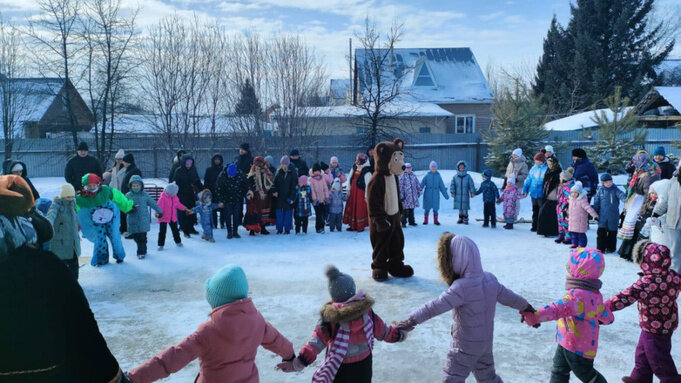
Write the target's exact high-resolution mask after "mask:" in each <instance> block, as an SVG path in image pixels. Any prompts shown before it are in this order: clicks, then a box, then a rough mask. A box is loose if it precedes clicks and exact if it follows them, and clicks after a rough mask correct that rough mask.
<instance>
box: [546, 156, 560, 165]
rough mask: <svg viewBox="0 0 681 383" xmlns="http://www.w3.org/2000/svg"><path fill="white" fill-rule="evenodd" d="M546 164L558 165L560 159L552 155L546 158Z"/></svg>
mask: <svg viewBox="0 0 681 383" xmlns="http://www.w3.org/2000/svg"><path fill="white" fill-rule="evenodd" d="M546 162H554V163H558V157H556V156H555V155H553V154H552V155H550V156H548V157H546Z"/></svg>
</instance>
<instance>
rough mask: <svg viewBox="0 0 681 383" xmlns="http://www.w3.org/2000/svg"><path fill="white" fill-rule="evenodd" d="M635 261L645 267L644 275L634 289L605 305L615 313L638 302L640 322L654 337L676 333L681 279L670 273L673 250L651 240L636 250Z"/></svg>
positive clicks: (639, 245) (642, 327) (674, 273)
mask: <svg viewBox="0 0 681 383" xmlns="http://www.w3.org/2000/svg"><path fill="white" fill-rule="evenodd" d="M633 256H634V261H635V262H636V263H638V264H640V265H641V270H642V271H643V275H642V276H641V277H640V278H639V279H638V280H637V281H636V282H635V283H634V284H633V285H631V286H629V287H628V288H626V289H624V290H622V291H621V292H619V293H617V294H615V295H614V296H613V297H612V298H610V299H608V300H607V301H606V302H605V306H606V307H607V308H608V309H610V310H612V311H618V310H622V309H624V308H626V307H628V306H630V305H632V304H633V303H634V302H638V323H639V325H640V326H641V329H642V330H643V331H646V332H649V333H652V334H662V335H667V334H672V333H673V332H674V330H676V327H677V326H678V324H679V319H678V311H679V310H678V306H677V304H676V299H677V298H678V296H679V291H680V290H681V276H679V275H678V274H677V273H676V272H674V271H673V270H670V266H671V264H672V259H671V256H670V255H669V249H668V248H667V247H666V246H664V245H660V244H657V243H652V242H650V241H643V242H639V243H638V244H637V245H636V247H635V248H634V254H633Z"/></svg>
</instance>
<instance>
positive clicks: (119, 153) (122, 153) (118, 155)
mask: <svg viewBox="0 0 681 383" xmlns="http://www.w3.org/2000/svg"><path fill="white" fill-rule="evenodd" d="M123 156H125V150H123V149H118V151H117V152H116V155H115V156H114V158H115V159H117V160H122V159H123Z"/></svg>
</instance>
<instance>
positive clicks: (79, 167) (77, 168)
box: [64, 142, 102, 191]
mask: <svg viewBox="0 0 681 383" xmlns="http://www.w3.org/2000/svg"><path fill="white" fill-rule="evenodd" d="M88 150H89V149H88V146H87V144H86V143H85V142H81V143H80V144H78V148H77V149H76V153H77V154H76V155H75V156H73V157H71V159H70V160H69V161H68V162H67V163H66V168H64V179H66V182H68V183H70V184H71V185H72V186H73V188H74V189H76V191H80V190H81V189H83V185H81V183H80V180H81V178H83V176H84V175H86V174H87V173H92V174H96V175H97V176H99V178H102V165H101V164H100V163H99V161H97V159H96V158H94V157H92V156H90V155H88Z"/></svg>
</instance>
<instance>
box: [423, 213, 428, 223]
mask: <svg viewBox="0 0 681 383" xmlns="http://www.w3.org/2000/svg"><path fill="white" fill-rule="evenodd" d="M423 224H424V225H427V224H428V214H424V215H423Z"/></svg>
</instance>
